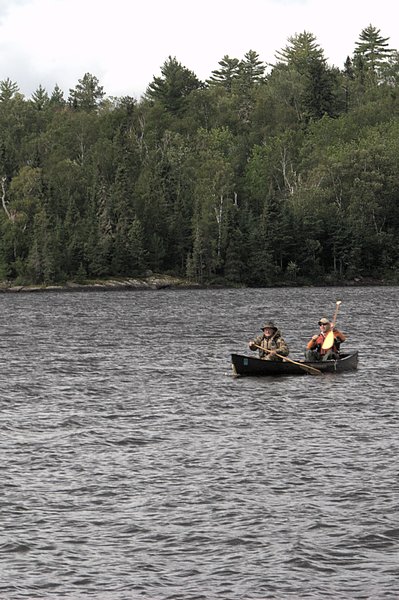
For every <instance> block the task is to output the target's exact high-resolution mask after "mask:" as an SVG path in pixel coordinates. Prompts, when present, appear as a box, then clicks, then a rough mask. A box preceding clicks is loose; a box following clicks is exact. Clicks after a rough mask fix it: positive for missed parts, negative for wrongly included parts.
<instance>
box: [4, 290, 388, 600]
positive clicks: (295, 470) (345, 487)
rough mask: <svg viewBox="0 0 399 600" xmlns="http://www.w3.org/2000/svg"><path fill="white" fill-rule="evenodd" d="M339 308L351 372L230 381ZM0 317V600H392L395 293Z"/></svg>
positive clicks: (266, 297)
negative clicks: (259, 354) (237, 356)
mask: <svg viewBox="0 0 399 600" xmlns="http://www.w3.org/2000/svg"><path fill="white" fill-rule="evenodd" d="M338 298H339V299H341V300H342V305H341V308H340V312H339V316H338V324H339V326H340V328H342V330H343V331H344V332H346V333H347V334H348V336H349V338H348V341H347V342H346V344H345V346H346V348H347V349H350V348H357V349H359V351H360V363H359V370H358V371H357V372H355V373H343V374H339V375H338V374H336V375H323V377H320V378H319V377H311V376H309V377H308V376H305V377H291V378H290V377H283V378H280V379H279V378H266V379H265V378H263V379H262V378H242V379H235V378H233V377H232V376H231V368H230V360H229V359H230V353H231V352H239V353H240V352H242V353H248V354H250V352H249V351H248V350H247V341H248V340H249V339H250V338H252V337H253V335H254V334H255V333H257V332H258V331H259V327H260V325H261V323H262V321H264V319H265V318H272V319H274V320H275V321H276V322H277V323H278V325H279V326H280V327H281V329H282V330H283V333H284V337H285V338H286V339H287V341H288V342H289V345H290V348H291V357H292V358H294V359H295V358H300V357H301V356H302V353H303V349H304V346H305V344H306V341H307V340H308V339H309V337H310V336H311V335H312V334H313V333H314V332H315V331H317V329H318V327H317V321H318V319H319V318H320V316H322V315H332V313H333V311H334V308H335V301H336V299H338ZM0 303H1V310H2V315H3V330H2V344H3V353H2V356H3V362H2V369H1V374H0V378H1V398H0V408H1V420H0V427H1V436H0V455H1V457H2V461H1V463H2V474H3V477H2V491H3V493H2V496H1V498H0V515H1V523H2V528H3V532H2V540H1V545H0V564H1V570H0V597H1V598H5V599H7V600H15V599H19V598H28V599H33V598H50V597H51V598H54V597H55V598H62V597H67V598H73V599H75V598H88V597H93V598H98V599H100V598H101V600H102V599H108V598H109V599H111V598H112V599H113V600H114V599H117V600H119V599H125V598H129V599H130V598H132V599H136V598H150V599H151V600H158V599H166V598H174V599H177V598H181V599H182V600H183V599H184V600H189V599H199V598H206V599H213V598H215V599H216V598H226V600H227V599H228V600H235V599H240V600H241V599H246V598H248V599H249V598H257V599H263V598H279V599H285V598H320V599H324V598H327V597H331V598H343V599H344V598H345V599H347V598H395V599H396V598H397V597H398V594H399V583H398V582H399V568H398V566H397V551H398V543H399V514H398V486H399V484H398V481H399V479H398V469H397V466H396V463H397V455H398V449H399V448H398V446H399V442H398V440H399V435H398V434H399V418H398V410H397V400H396V390H397V386H398V372H397V355H398V352H397V351H398V342H397V334H396V329H395V321H396V316H397V314H398V301H397V289H395V288H356V289H355V288H349V289H346V288H344V289H337V288H301V289H293V290H287V289H267V290H201V291H194V290H191V291H182V290H180V291H173V290H163V291H153V292H152V291H151V292H149V291H146V292H138V293H136V292H131V291H130V292H95V293H91V292H87V293H64V294H62V293H60V294H55V293H43V294H38V295H28V294H27V295H2V296H0Z"/></svg>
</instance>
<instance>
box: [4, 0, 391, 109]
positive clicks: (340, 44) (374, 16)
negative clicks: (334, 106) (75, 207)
mask: <svg viewBox="0 0 399 600" xmlns="http://www.w3.org/2000/svg"><path fill="white" fill-rule="evenodd" d="M396 6H397V0H328V1H324V0H197V1H195V0H193V1H190V0H112V1H109V0H0V81H1V80H4V79H6V78H7V77H9V78H10V79H11V80H12V81H15V82H16V83H17V84H18V85H19V88H20V91H21V92H22V93H23V94H24V95H25V96H26V97H30V96H31V94H32V93H33V92H34V91H35V90H36V89H37V88H38V86H39V85H40V84H41V85H42V86H43V87H44V88H46V90H47V91H48V92H49V93H51V92H52V90H53V89H54V86H55V84H58V85H59V86H60V88H61V89H62V90H63V91H64V93H65V95H66V96H67V95H68V92H69V89H70V88H74V87H75V86H76V84H77V83H78V80H79V79H81V78H82V77H83V75H84V74H85V73H87V72H88V73H91V74H92V75H95V76H96V77H97V78H98V79H99V81H100V85H102V86H103V87H104V91H105V93H106V95H107V96H117V97H118V96H124V95H130V96H134V97H136V98H139V97H140V95H141V94H142V93H144V92H145V89H146V87H147V86H148V84H149V83H151V81H152V79H153V77H154V76H159V75H160V74H161V73H160V69H161V67H162V65H163V64H164V62H165V60H167V58H168V56H172V57H176V59H177V60H178V61H179V62H180V63H181V64H182V65H183V66H185V67H187V68H188V69H190V70H192V71H194V73H195V74H196V75H197V77H198V78H199V79H201V80H205V79H207V78H208V77H209V76H210V75H211V72H212V71H213V70H215V69H218V68H219V65H218V63H219V61H220V60H221V59H222V58H223V56H224V55H226V54H227V55H229V56H230V57H231V58H238V59H242V58H243V57H244V54H245V53H246V52H248V50H255V51H256V52H257V53H258V54H259V58H260V59H261V60H262V61H264V62H271V63H273V62H274V60H275V52H276V51H278V50H281V49H282V48H284V47H285V46H286V45H287V41H288V38H289V37H290V36H293V35H295V34H297V33H301V32H303V31H305V30H306V31H308V32H311V33H313V34H314V35H315V36H316V39H317V42H318V44H319V45H320V46H321V48H323V50H324V54H325V57H326V58H327V61H328V63H329V64H330V65H336V66H338V67H342V66H343V63H344V61H345V59H346V57H347V56H348V55H349V56H351V55H352V54H353V50H354V48H355V43H356V41H357V40H358V39H359V35H360V32H361V31H362V29H364V28H365V27H367V26H368V25H370V24H372V25H373V26H374V27H376V28H377V29H380V30H381V35H383V36H384V37H387V38H390V47H391V48H395V49H399V28H398V21H397V16H396V10H395V7H396Z"/></svg>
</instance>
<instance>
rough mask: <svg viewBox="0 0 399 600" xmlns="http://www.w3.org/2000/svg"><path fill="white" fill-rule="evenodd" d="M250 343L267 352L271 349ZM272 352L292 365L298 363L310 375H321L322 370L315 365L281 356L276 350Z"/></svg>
mask: <svg viewBox="0 0 399 600" xmlns="http://www.w3.org/2000/svg"><path fill="white" fill-rule="evenodd" d="M252 345H253V346H256V348H260V350H263V352H268V353H269V354H271V353H272V351H271V350H268V349H267V348H262V346H258V344H252ZM273 354H274V355H275V356H278V357H279V358H282V359H283V360H286V361H287V362H290V363H292V364H293V365H298V367H301V368H302V369H305V370H306V371H308V372H309V373H310V374H311V375H321V374H322V372H321V371H320V370H319V369H316V368H315V367H310V366H309V365H304V364H303V363H300V362H297V361H295V360H291V359H290V358H287V356H283V355H282V354H277V352H273Z"/></svg>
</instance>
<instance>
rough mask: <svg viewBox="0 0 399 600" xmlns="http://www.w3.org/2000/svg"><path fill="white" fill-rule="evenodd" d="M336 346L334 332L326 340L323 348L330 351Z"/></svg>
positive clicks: (329, 333) (328, 334)
mask: <svg viewBox="0 0 399 600" xmlns="http://www.w3.org/2000/svg"><path fill="white" fill-rule="evenodd" d="M333 346H334V332H333V331H329V332H328V333H327V335H326V337H325V339H324V342H323V345H322V348H323V350H329V349H330V348H332V347H333Z"/></svg>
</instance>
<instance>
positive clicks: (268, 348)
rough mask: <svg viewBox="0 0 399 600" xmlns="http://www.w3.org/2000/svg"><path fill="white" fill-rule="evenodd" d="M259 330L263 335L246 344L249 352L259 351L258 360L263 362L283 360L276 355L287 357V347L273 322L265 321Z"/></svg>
mask: <svg viewBox="0 0 399 600" xmlns="http://www.w3.org/2000/svg"><path fill="white" fill-rule="evenodd" d="M261 330H262V331H263V334H262V335H259V336H258V337H256V338H255V339H254V340H251V341H250V342H249V343H248V347H249V349H250V350H259V358H262V359H263V360H283V359H282V358H280V357H279V356H276V353H277V354H280V355H281V356H288V354H289V348H288V345H287V343H286V342H285V340H284V339H283V337H282V335H281V331H280V330H279V329H278V327H276V325H275V324H274V323H273V321H267V322H266V323H265V324H264V325H263V327H261Z"/></svg>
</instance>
